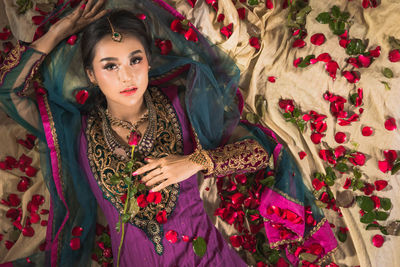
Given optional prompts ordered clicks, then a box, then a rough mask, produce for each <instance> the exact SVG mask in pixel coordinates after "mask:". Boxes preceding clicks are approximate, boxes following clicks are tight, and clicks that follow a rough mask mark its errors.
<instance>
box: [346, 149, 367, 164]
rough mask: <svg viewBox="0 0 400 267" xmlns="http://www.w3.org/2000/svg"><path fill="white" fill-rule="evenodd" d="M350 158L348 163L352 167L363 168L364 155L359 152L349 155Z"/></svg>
mask: <svg viewBox="0 0 400 267" xmlns="http://www.w3.org/2000/svg"><path fill="white" fill-rule="evenodd" d="M350 156H351V158H349V161H350V162H351V163H352V164H353V165H354V166H357V165H358V166H363V165H364V164H365V159H366V157H365V155H364V154H363V153H361V152H356V153H353V154H350Z"/></svg>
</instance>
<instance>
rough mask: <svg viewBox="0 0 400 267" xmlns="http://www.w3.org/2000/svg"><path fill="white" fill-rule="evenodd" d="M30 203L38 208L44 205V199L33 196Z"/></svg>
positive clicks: (40, 196) (39, 196)
mask: <svg viewBox="0 0 400 267" xmlns="http://www.w3.org/2000/svg"><path fill="white" fill-rule="evenodd" d="M32 203H33V204H34V205H35V206H40V205H42V204H43V203H44V197H43V196H42V195H38V194H36V195H33V196H32Z"/></svg>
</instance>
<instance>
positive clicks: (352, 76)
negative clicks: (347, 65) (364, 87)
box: [342, 70, 360, 83]
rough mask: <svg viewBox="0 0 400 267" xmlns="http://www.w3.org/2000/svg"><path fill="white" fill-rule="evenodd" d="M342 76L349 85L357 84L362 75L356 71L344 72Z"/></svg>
mask: <svg viewBox="0 0 400 267" xmlns="http://www.w3.org/2000/svg"><path fill="white" fill-rule="evenodd" d="M342 75H343V76H344V77H345V78H346V79H347V81H348V82H349V83H356V82H358V81H359V80H360V75H359V74H358V73H357V72H356V71H347V70H346V71H344V72H343V73H342Z"/></svg>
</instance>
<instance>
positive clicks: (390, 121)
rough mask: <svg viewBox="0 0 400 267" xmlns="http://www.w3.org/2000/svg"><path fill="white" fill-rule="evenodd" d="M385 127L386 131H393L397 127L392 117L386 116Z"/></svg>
mask: <svg viewBox="0 0 400 267" xmlns="http://www.w3.org/2000/svg"><path fill="white" fill-rule="evenodd" d="M385 128H386V130H388V131H394V130H396V129H397V125H396V120H395V119H394V118H392V117H390V118H388V119H387V120H386V121H385Z"/></svg>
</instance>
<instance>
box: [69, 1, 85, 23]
mask: <svg viewBox="0 0 400 267" xmlns="http://www.w3.org/2000/svg"><path fill="white" fill-rule="evenodd" d="M85 8H86V7H85V4H82V5H80V6H78V7H77V8H75V10H74V12H72V13H71V15H72V16H71V20H72V21H77V20H78V19H79V18H80V17H81V16H82V14H83V12H84V11H85Z"/></svg>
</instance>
